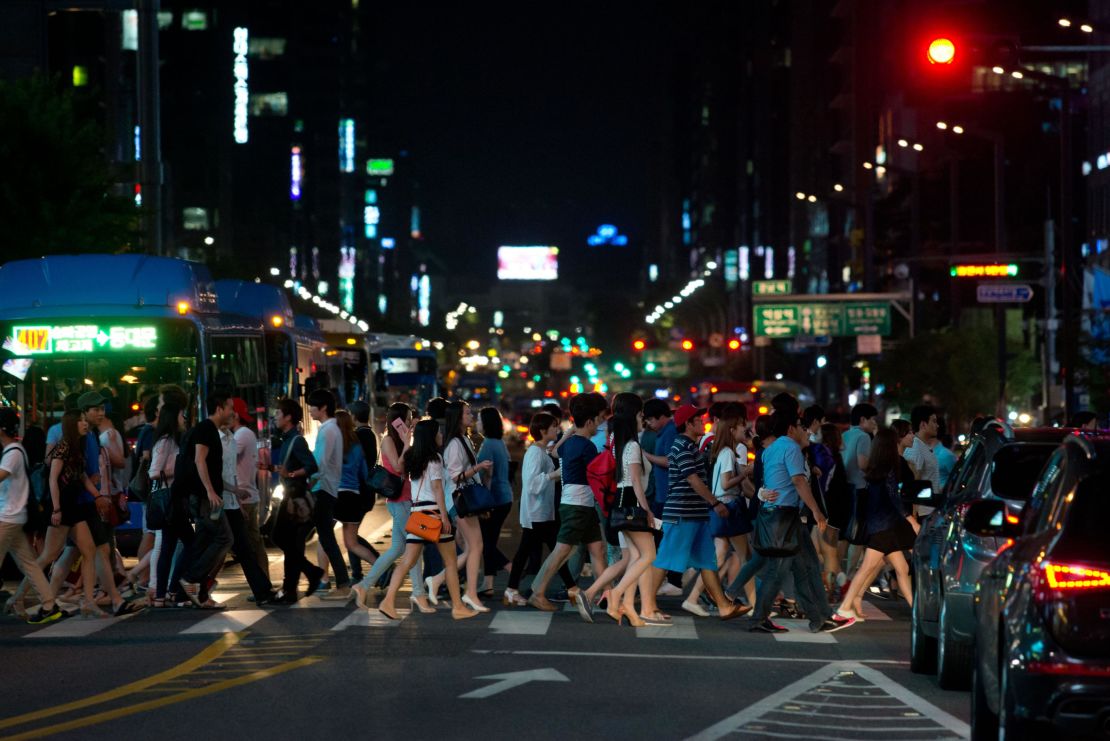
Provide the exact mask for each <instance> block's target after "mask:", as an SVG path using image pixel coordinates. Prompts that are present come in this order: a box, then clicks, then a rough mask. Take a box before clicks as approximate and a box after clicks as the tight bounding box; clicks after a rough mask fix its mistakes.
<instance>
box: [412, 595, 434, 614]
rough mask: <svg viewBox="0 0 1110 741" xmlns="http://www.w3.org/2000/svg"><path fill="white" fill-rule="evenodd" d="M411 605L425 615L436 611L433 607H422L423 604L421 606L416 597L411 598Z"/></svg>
mask: <svg viewBox="0 0 1110 741" xmlns="http://www.w3.org/2000/svg"><path fill="white" fill-rule="evenodd" d="M409 605H411V606H412V609H414V610H419V611H420V612H422V613H424V614H425V615H428V614H431V613H434V612H435V611H436V608H434V607H432V606H431V605H422V604H420V603H419V602H418V601H417V599H416V597H409Z"/></svg>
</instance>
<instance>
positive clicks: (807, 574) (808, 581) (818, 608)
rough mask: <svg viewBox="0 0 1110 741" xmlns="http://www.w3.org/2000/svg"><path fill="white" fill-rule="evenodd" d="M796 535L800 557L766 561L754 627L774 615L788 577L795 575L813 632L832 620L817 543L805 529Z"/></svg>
mask: <svg viewBox="0 0 1110 741" xmlns="http://www.w3.org/2000/svg"><path fill="white" fill-rule="evenodd" d="M795 534H796V537H797V540H798V546H799V547H798V552H797V553H795V554H794V555H793V556H787V557H786V558H771V557H768V558H767V559H766V561H765V565H764V567H763V579H762V580H761V581H760V582H759V588H758V589H757V590H756V600H755V610H753V611H752V613H751V618H750V619H751V622H752V623H753V624H755V623H759V622H762V621H763V620H764V619H766V618H767V616H768V615H770V614H771V607H772V606H773V605H774V603H775V597H777V596H778V593H779V590H780V589H781V588H782V583H783V581H784V580H785V579H786V575H787V574H793V575H794V589H795V591H796V592H797V597H798V604H800V605H801V606H802V611H803V612H804V613H805V615H806V618H808V619H809V626H810V627H811V628H818V627H820V625H821V623H823V622H825V620H827V619H828V618H829V617H831V616H832V610H831V609H830V608H829V602H828V598H827V597H826V595H825V587H824V585H823V584H822V582H821V561H820V559H819V558H818V557H817V550H816V549H815V548H814V547H813V540H812V539H811V538H810V537H809V532H808V531H807V530H806V528H804V527H799V528H797V529H796V530H795Z"/></svg>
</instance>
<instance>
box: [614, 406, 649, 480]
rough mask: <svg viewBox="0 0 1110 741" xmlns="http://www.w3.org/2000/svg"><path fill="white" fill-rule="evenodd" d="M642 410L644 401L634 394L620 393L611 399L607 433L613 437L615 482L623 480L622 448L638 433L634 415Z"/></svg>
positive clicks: (632, 440) (633, 439) (634, 438)
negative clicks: (611, 414) (615, 465)
mask: <svg viewBox="0 0 1110 741" xmlns="http://www.w3.org/2000/svg"><path fill="white" fill-rule="evenodd" d="M643 409H644V400H643V399H641V398H640V397H639V396H636V394H630V393H621V394H617V395H616V396H615V397H613V416H612V417H610V418H609V433H610V434H611V435H612V436H613V457H614V458H616V459H617V481H620V480H621V479H623V478H624V464H623V463H622V460H623V458H624V447H625V446H626V445H628V443H630V442H634V441H635V440H636V436H637V435H638V434H639V433H640V429H639V425H638V424H637V422H636V415H637V414H639V413H640V412H642V411H643Z"/></svg>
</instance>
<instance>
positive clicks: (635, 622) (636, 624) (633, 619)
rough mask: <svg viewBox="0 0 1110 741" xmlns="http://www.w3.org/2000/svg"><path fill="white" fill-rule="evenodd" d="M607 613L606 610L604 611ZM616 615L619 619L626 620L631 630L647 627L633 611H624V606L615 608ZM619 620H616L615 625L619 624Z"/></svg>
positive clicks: (644, 621)
mask: <svg viewBox="0 0 1110 741" xmlns="http://www.w3.org/2000/svg"><path fill="white" fill-rule="evenodd" d="M606 612H608V610H606ZM617 614H618V615H619V616H620V618H628V624H629V625H631V626H632V627H633V628H644V627H646V626H647V621H646V620H644V619H643V618H642V617H640V616H639V615H638V614H637V613H636V611H635V610H626V609H624V605H621V606H620V607H618V608H617ZM620 618H618V619H617V625H620V624H621V620H620Z"/></svg>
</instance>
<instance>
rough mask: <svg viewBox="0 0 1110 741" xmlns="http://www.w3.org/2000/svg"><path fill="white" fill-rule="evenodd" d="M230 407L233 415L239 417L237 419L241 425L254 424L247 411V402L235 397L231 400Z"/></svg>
mask: <svg viewBox="0 0 1110 741" xmlns="http://www.w3.org/2000/svg"><path fill="white" fill-rule="evenodd" d="M231 406H232V408H233V409H234V410H235V413H236V414H238V415H239V419H240V420H242V422H243V424H245V425H248V426H250V425H253V424H254V417H252V416H251V413H250V412H248V411H247V402H245V401H243V400H242V399H240V398H239V397H238V396H236V397H233V398H232V400H231Z"/></svg>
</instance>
